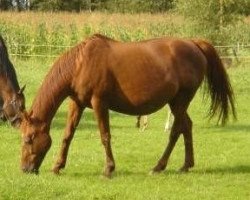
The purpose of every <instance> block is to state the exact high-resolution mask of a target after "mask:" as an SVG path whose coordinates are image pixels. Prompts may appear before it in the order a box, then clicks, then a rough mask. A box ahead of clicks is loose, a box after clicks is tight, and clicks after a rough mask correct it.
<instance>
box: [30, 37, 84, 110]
mask: <svg viewBox="0 0 250 200" xmlns="http://www.w3.org/2000/svg"><path fill="white" fill-rule="evenodd" d="M84 46H85V42H82V43H80V44H78V45H77V46H75V47H73V48H71V49H69V50H68V51H67V52H65V53H64V54H63V55H62V56H60V57H59V58H58V59H57V60H56V62H55V63H54V64H53V65H52V67H51V69H50V71H49V72H48V74H47V75H46V77H45V79H44V80H43V82H42V85H41V87H40V89H39V91H38V93H37V95H36V97H35V99H34V101H33V104H32V110H39V109H40V108H41V107H42V106H46V105H52V106H53V107H54V106H56V105H57V104H58V102H56V99H55V94H57V93H58V92H59V90H61V88H62V87H65V85H68V84H69V83H70V81H71V79H72V77H73V72H74V69H73V67H74V66H75V63H76V62H77V59H78V56H79V54H81V51H83V48H84ZM67 87H70V86H69V85H68V86H67ZM31 112H32V111H31Z"/></svg>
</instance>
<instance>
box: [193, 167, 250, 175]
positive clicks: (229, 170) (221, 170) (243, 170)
mask: <svg viewBox="0 0 250 200" xmlns="http://www.w3.org/2000/svg"><path fill="white" fill-rule="evenodd" d="M191 173H194V174H250V165H236V166H231V167H226V166H225V167H218V168H208V169H201V170H194V171H192V172H191Z"/></svg>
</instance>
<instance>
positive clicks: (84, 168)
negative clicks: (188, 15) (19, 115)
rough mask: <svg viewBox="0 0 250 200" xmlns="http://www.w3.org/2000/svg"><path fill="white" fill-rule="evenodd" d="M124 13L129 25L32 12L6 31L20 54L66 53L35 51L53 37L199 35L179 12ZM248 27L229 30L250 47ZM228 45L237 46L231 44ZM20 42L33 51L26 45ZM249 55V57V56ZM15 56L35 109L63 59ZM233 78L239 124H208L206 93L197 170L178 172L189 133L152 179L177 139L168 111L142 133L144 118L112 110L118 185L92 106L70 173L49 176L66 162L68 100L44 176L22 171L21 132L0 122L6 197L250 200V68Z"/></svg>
mask: <svg viewBox="0 0 250 200" xmlns="http://www.w3.org/2000/svg"><path fill="white" fill-rule="evenodd" d="M125 17H126V20H124V17H121V16H120V15H116V14H113V15H102V14H99V13H95V15H92V14H90V15H86V16H85V15H81V17H77V15H74V14H68V15H65V14H62V13H59V14H57V15H54V14H51V15H48V14H47V15H45V14H44V13H39V14H35V13H28V12H27V13H20V14H15V15H13V14H12V13H10V12H7V13H5V12H2V13H0V18H1V22H0V31H1V33H2V34H3V35H4V36H6V37H8V42H9V47H10V50H11V51H10V52H11V53H16V54H27V55H32V54H43V53H46V54H47V53H49V54H52V55H53V54H58V53H60V52H61V51H62V49H60V50H53V49H52V51H50V50H48V49H46V50H45V51H44V49H43V50H41V49H34V48H33V47H32V44H41V45H43V44H44V41H46V42H45V43H46V44H47V45H55V46H56V45H66V46H67V45H74V44H75V43H76V42H77V41H79V40H81V39H82V38H85V37H87V36H89V35H91V34H92V33H93V32H101V33H103V34H106V35H108V36H111V37H114V38H115V39H119V40H124V41H125V40H126V41H130V40H132V41H134V40H141V39H146V38H151V37H158V36H162V35H175V36H180V37H194V36H197V35H195V33H194V32H193V31H192V30H193V29H192V26H186V27H183V26H182V25H183V24H182V20H183V19H182V18H180V17H178V18H177V16H173V15H136V16H132V15H126V16H125ZM66 19H67V20H66ZM69 19H70V20H69ZM173 21H174V22H175V23H173ZM20 22H21V23H20ZM38 22H39V23H38ZM156 22H157V23H156ZM167 22H171V23H169V24H167ZM176 22H177V23H176ZM247 23H249V20H247ZM92 24H94V25H92ZM166 24H167V25H166ZM244 27H245V26H244ZM242 30H245V32H244V31H242ZM248 30H249V29H248V28H245V29H240V28H239V29H234V31H232V30H231V31H228V30H227V33H228V32H230V33H234V34H228V35H230V36H231V35H232V38H233V39H235V38H236V40H237V39H242V42H246V43H247V42H248V41H249V37H248V36H249V34H247V33H249V32H248ZM199 36H200V35H199ZM201 36H202V35H201ZM243 36H244V37H245V38H247V39H244V37H243ZM233 39H232V40H233ZM228 41H229V42H231V39H230V40H228ZM16 44H30V45H31V46H23V48H21V49H18V48H17V46H15V45H16ZM30 47H31V48H30ZM16 49H17V50H18V51H17V52H16V51H15V50H16ZM246 55H249V51H248V52H246ZM11 60H12V61H13V64H14V66H15V67H16V71H17V76H18V78H19V83H20V85H21V86H22V85H24V84H26V85H27V86H26V90H25V96H26V107H27V109H29V108H30V106H31V104H32V101H33V98H34V97H35V95H36V92H37V90H38V88H39V86H40V84H41V83H42V80H43V78H44V76H45V75H46V74H47V72H48V70H49V68H50V67H51V65H52V63H53V62H54V58H42V59H40V58H39V59H38V58H30V59H27V60H26V59H20V58H18V57H16V56H13V57H11ZM228 73H229V75H230V79H231V83H232V86H233V89H234V91H235V97H236V109H237V113H238V120H237V121H235V122H233V121H232V120H230V122H229V123H228V124H227V126H225V127H220V126H217V125H216V120H212V121H210V122H209V121H208V119H207V118H206V115H207V110H208V106H209V101H203V90H202V88H201V89H200V90H199V91H198V93H197V94H196V96H195V98H194V100H193V101H192V103H191V106H190V109H189V113H190V116H191V118H192V120H193V137H194V154H195V166H194V168H193V169H192V170H191V171H190V172H189V173H184V174H183V173H179V172H178V169H179V167H181V166H182V164H183V161H184V144H183V138H182V137H181V138H180V139H179V140H178V143H177V145H176V147H175V149H174V151H173V153H172V155H171V157H170V161H169V165H168V167H167V170H166V171H164V172H163V173H161V174H158V175H149V171H150V170H151V168H152V167H153V166H154V165H155V164H156V162H157V160H158V158H159V157H160V156H161V155H162V152H163V150H164V148H165V146H166V144H167V141H168V135H169V133H164V123H165V119H166V115H167V112H166V108H163V109H162V110H160V111H159V112H157V113H154V114H152V115H151V116H150V117H149V126H148V128H147V130H146V131H145V132H143V133H142V132H140V131H139V130H138V129H137V128H136V127H135V122H136V118H135V117H131V116H126V115H122V114H118V113H115V112H111V114H110V118H111V120H110V123H111V134H112V146H113V152H114V157H115V160H116V172H115V174H114V177H113V178H112V179H111V180H109V179H106V178H103V177H102V176H101V174H102V170H103V164H104V149H103V146H102V144H101V140H100V137H99V131H98V128H97V123H96V121H95V118H94V115H93V112H92V110H90V109H87V110H86V111H85V114H84V116H83V117H82V119H81V121H80V124H79V126H78V129H77V131H76V134H75V137H74V140H73V142H72V144H71V147H70V151H69V156H68V162H67V165H66V168H65V169H64V170H63V171H62V173H61V174H60V175H59V176H56V175H54V174H52V173H51V171H50V170H51V168H52V166H53V164H54V162H55V160H56V158H57V155H58V151H59V147H60V144H61V138H62V135H63V132H64V127H65V123H66V116H67V100H66V101H65V102H64V103H63V104H62V106H61V107H60V109H59V110H58V112H57V114H56V116H55V118H54V120H53V124H52V126H51V132H50V134H51V136H52V140H53V141H52V147H51V149H50V151H49V152H48V154H47V156H46V158H45V160H44V162H43V164H42V166H41V168H40V174H39V175H38V176H36V175H27V174H23V173H22V172H21V170H20V147H21V137H20V132H19V130H16V129H14V128H12V127H11V126H10V125H9V124H6V123H2V122H0V158H1V161H0V200H1V199H4V200H5V199H6V200H7V199H20V200H22V199H23V200H26V199H39V200H41V199H60V200H61V199H70V198H71V199H95V200H97V199H100V200H105V199H108V200H111V199H135V200H139V199H181V200H185V199H186V200H190V199H204V200H208V199H225V200H229V199H233V200H235V199H249V198H250V191H249V187H250V159H249V158H250V122H249V115H250V106H249V105H250V104H249V101H250V79H249V77H250V68H249V63H247V62H246V63H244V64H242V65H239V66H235V67H230V68H229V69H228Z"/></svg>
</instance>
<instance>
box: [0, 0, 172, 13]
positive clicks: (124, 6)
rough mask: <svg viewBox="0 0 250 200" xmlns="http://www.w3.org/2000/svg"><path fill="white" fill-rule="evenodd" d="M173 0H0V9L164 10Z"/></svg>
mask: <svg viewBox="0 0 250 200" xmlns="http://www.w3.org/2000/svg"><path fill="white" fill-rule="evenodd" d="M174 1H175V0H49V1H48V0H0V10H17V11H22V10H40V11H71V12H81V11H108V12H121V13H125V12H126V13H127V12H133V13H138V12H153V13H155V12H164V11H167V10H169V9H172V8H173V7H174Z"/></svg>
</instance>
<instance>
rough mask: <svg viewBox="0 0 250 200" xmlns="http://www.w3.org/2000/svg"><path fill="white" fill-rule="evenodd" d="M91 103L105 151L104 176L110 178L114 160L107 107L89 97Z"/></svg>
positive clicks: (99, 100) (96, 99)
mask: <svg viewBox="0 0 250 200" xmlns="http://www.w3.org/2000/svg"><path fill="white" fill-rule="evenodd" d="M91 104H92V107H93V109H94V112H95V115H96V118H97V121H98V126H99V129H100V134H101V141H102V144H103V146H104V148H105V153H106V166H105V169H104V176H106V177H108V178H110V177H111V175H112V172H113V171H114V170H115V161H114V157H113V153H112V148H111V135H110V128H109V111H108V107H107V106H105V103H104V102H103V101H102V100H101V99H99V98H95V97H93V98H92V99H91Z"/></svg>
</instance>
